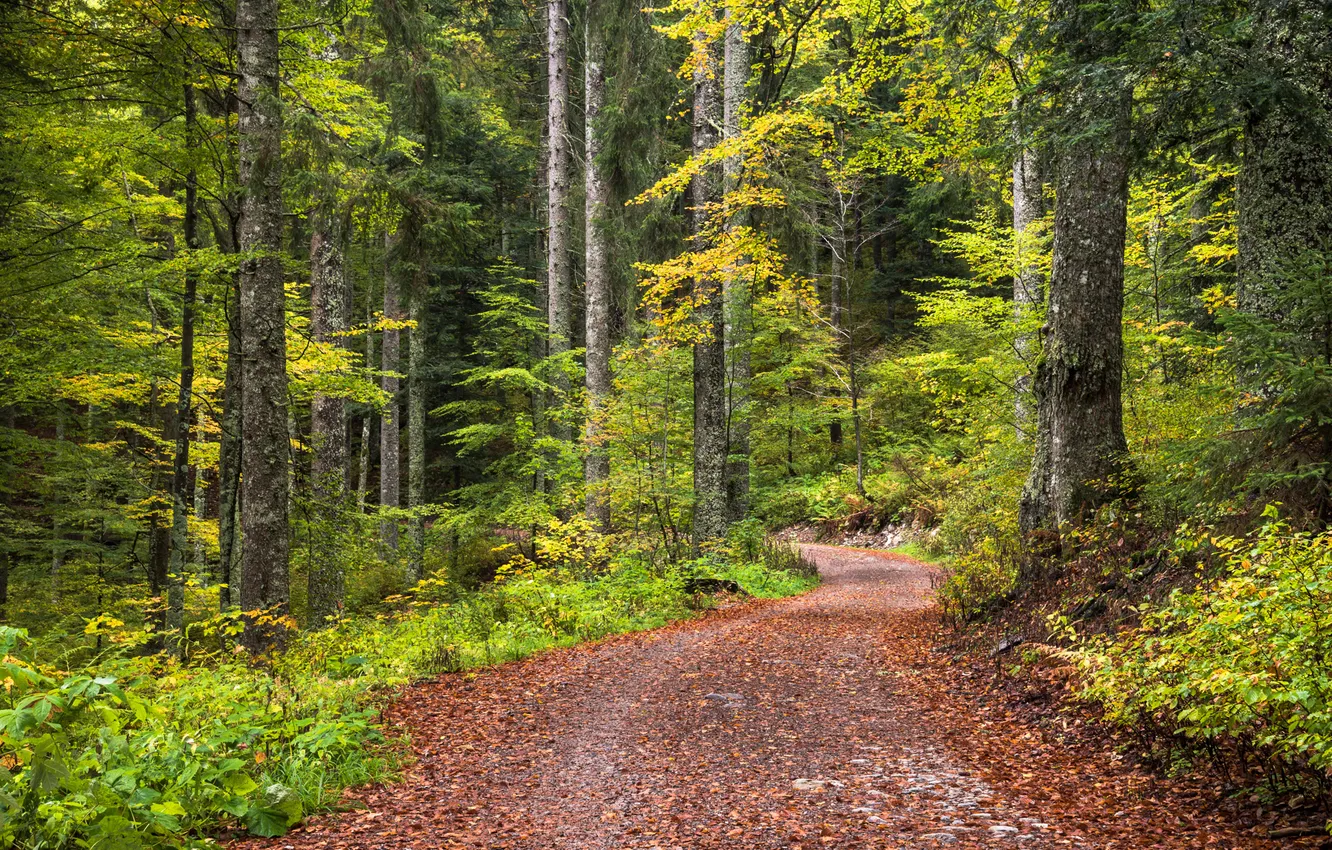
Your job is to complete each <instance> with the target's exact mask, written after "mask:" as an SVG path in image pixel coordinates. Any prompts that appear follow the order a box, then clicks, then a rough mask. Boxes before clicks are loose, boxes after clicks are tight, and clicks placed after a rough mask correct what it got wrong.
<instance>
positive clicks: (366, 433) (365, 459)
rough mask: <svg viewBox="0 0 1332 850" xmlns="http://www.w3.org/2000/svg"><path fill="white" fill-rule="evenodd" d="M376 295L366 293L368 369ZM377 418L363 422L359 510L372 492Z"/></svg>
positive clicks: (370, 415)
mask: <svg viewBox="0 0 1332 850" xmlns="http://www.w3.org/2000/svg"><path fill="white" fill-rule="evenodd" d="M373 296H374V293H373V292H368V293H366V303H365V324H366V327H367V330H366V332H365V365H366V367H367V368H369V366H370V365H371V364H372V363H374V362H375V335H374V334H373V333H372V332H370V331H369V330H368V328H369V326H370V323H371V321H372V320H373V318H374V316H373V315H372V314H373V310H372V309H371V307H370V304H371V299H372V298H373ZM374 421H375V417H374V415H373V411H367V412H366V414H365V418H364V419H362V420H361V446H360V457H359V459H358V460H359V462H360V468H359V469H358V470H357V476H356V507H357V508H358V509H359V510H362V511H363V510H365V500H366V496H367V494H369V492H370V441H371V439H372V438H373V436H374V435H373V433H372V431H373V430H374Z"/></svg>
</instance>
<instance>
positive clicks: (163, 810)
mask: <svg viewBox="0 0 1332 850" xmlns="http://www.w3.org/2000/svg"><path fill="white" fill-rule="evenodd" d="M148 808H149V809H151V810H152V811H154V812H157V813H158V814H159V815H171V816H173V817H178V818H183V817H185V816H186V815H188V814H189V812H187V811H185V807H184V806H182V805H181V804H180V803H177V802H176V801H175V800H167V801H166V802H164V803H153V804H152V805H151V806H149V807H148Z"/></svg>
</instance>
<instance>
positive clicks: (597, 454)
mask: <svg viewBox="0 0 1332 850" xmlns="http://www.w3.org/2000/svg"><path fill="white" fill-rule="evenodd" d="M599 7H600V4H599V2H598V0H589V2H588V7H587V14H586V17H585V34H586V44H587V59H586V61H585V62H584V64H583V73H584V81H583V91H584V93H585V97H586V99H587V101H586V103H587V113H586V121H585V123H584V127H583V134H584V142H585V144H584V147H585V156H586V163H585V170H584V172H583V175H584V186H585V199H586V216H585V222H586V225H585V226H586V235H585V237H584V246H585V249H586V261H585V263H586V267H587V282H586V288H585V298H586V306H585V310H584V317H585V335H586V342H587V378H586V388H587V408H588V409H587V430H586V432H585V437H586V441H587V457H586V460H585V461H584V465H583V483H584V484H585V485H586V487H587V518H588V519H589V520H591V521H592V523H593V524H594V525H595V526H596V527H597V529H598V530H600V531H602V532H609V531H610V528H611V514H610V495H609V493H607V491H606V488H607V485H608V479H609V478H610V451H609V448H608V447H607V445H606V442H605V438H604V437H603V436H602V431H603V427H602V425H603V423H602V418H603V417H604V416H605V412H606V403H607V401H608V400H609V398H610V393H611V367H610V356H611V276H610V258H609V256H608V255H609V249H610V246H609V245H608V244H607V239H606V231H605V217H606V211H607V209H608V207H609V206H610V187H609V185H608V183H607V181H606V176H605V174H604V170H603V166H602V164H601V163H600V159H601V149H602V141H601V136H600V135H599V134H600V127H599V126H598V122H599V120H600V115H601V107H602V104H603V102H604V100H605V97H606V75H605V72H604V70H603V69H602V66H601V62H602V58H603V56H604V55H605V44H604V43H603V41H602V36H601V29H600V27H601V20H600V11H599Z"/></svg>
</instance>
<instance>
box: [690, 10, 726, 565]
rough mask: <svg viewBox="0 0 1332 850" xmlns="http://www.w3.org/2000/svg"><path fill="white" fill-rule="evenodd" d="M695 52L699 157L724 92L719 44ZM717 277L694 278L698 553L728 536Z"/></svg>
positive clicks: (709, 183)
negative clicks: (703, 58)
mask: <svg viewBox="0 0 1332 850" xmlns="http://www.w3.org/2000/svg"><path fill="white" fill-rule="evenodd" d="M696 39H697V42H696V43H695V45H694V48H695V50H698V51H702V52H703V54H704V55H705V56H706V61H705V62H702V63H700V66H699V67H698V68H697V69H696V70H695V71H694V114H693V148H694V155H695V156H699V155H701V154H703V153H704V152H706V151H707V150H709V149H710V148H712V147H713V146H714V145H715V144H716V143H717V128H718V126H719V125H720V123H721V120H720V119H721V117H722V116H721V107H722V104H721V96H720V95H721V91H720V88H721V86H720V83H719V79H718V74H717V73H716V71H717V64H718V63H717V59H718V57H717V52H718V51H717V45H716V44H715V43H714V42H712V41H711V40H710V39H709V36H707V35H706V34H703V33H700V34H699V35H697V36H696ZM718 176H719V175H718V174H717V173H716V168H715V167H714V166H709V167H707V168H705V169H703V170H702V171H700V172H699V173H698V175H697V176H695V177H694V179H693V182H692V183H691V184H690V203H691V205H692V207H693V210H692V216H693V234H694V241H695V247H696V248H698V249H702V248H703V247H705V246H704V244H703V241H704V239H705V238H706V235H705V229H706V225H707V220H708V209H707V207H708V205H709V204H711V203H714V202H715V201H716V200H717V190H718V188H719V185H718V184H719V181H718ZM719 283H720V282H719V281H718V279H717V277H716V276H715V275H708V276H704V277H699V278H695V279H694V301H695V305H694V316H695V320H696V322H697V323H698V326H699V336H698V338H697V341H696V342H695V343H694V525H693V546H694V550H695V552H698V551H699V550H700V549H701V547H702V545H703V544H705V543H707V542H708V541H712V540H717V539H719V538H721V537H724V536H725V535H726V526H727V522H726V343H725V310H724V304H723V298H722V293H721V286H720V285H719Z"/></svg>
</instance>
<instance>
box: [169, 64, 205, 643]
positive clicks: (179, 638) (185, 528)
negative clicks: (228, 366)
mask: <svg viewBox="0 0 1332 850" xmlns="http://www.w3.org/2000/svg"><path fill="white" fill-rule="evenodd" d="M184 101H185V134H186V147H187V148H188V149H189V150H190V151H191V152H193V150H194V147H195V141H194V139H195V117H196V114H195V101H194V86H191V85H188V84H186V85H185V87H184ZM184 229H185V248H186V249H187V250H189V251H190V252H191V256H190V257H189V261H188V262H187V263H186V265H185V291H184V294H183V295H182V297H181V311H180V392H179V394H178V395H177V396H176V455H175V459H174V461H173V466H172V470H171V560H170V565H169V567H168V570H167V609H166V643H167V647H168V648H169V649H170V651H171V653H172V654H173V655H175V656H176V657H177V658H179V657H180V655H181V652H182V649H183V638H184V635H183V634H182V631H183V629H184V626H185V553H186V550H187V548H188V546H189V509H188V508H187V507H186V504H185V500H186V497H187V495H188V494H187V492H186V491H187V490H188V489H189V482H190V417H191V408H192V404H191V402H193V400H194V301H195V296H196V294H197V293H198V290H199V275H198V273H197V272H196V271H195V270H194V269H193V267H192V265H193V263H194V256H193V253H192V252H194V251H197V250H198V249H199V179H198V174H197V173H196V172H195V170H194V169H193V168H191V169H190V170H189V172H188V173H187V174H186V175H185V222H184Z"/></svg>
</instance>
